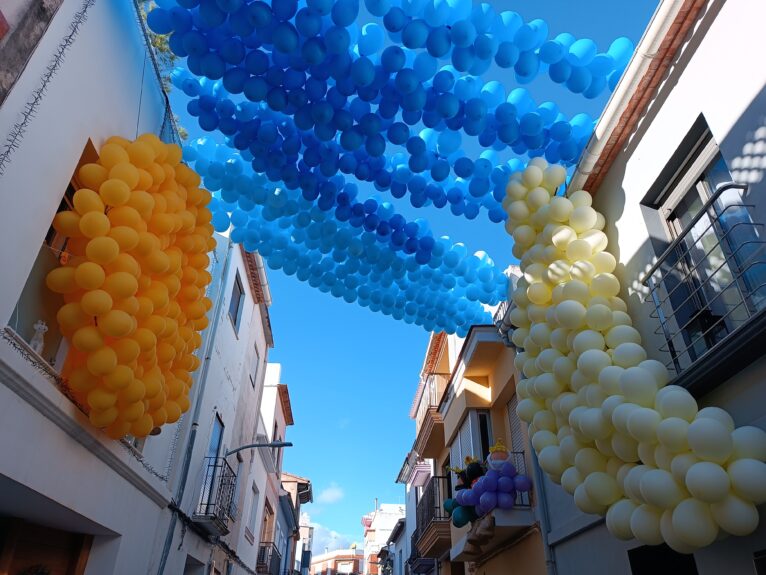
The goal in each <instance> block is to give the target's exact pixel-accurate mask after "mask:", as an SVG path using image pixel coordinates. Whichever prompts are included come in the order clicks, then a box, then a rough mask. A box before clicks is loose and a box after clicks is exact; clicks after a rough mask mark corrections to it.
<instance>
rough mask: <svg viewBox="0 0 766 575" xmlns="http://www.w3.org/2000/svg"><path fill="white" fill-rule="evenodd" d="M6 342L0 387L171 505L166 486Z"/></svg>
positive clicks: (1, 349)
mask: <svg viewBox="0 0 766 575" xmlns="http://www.w3.org/2000/svg"><path fill="white" fill-rule="evenodd" d="M39 369H40V368H39V367H38V366H36V365H34V364H33V363H32V361H31V360H27V359H25V358H24V357H23V356H22V355H21V353H20V352H19V351H17V350H16V349H14V348H13V347H12V346H11V344H9V342H8V341H2V342H0V384H2V385H4V386H5V387H7V388H8V389H9V390H10V391H12V392H13V393H15V394H16V395H17V396H19V397H20V398H21V399H22V400H23V401H25V402H26V403H28V404H29V405H30V406H31V407H33V408H34V409H35V410H36V411H37V412H39V413H40V414H41V415H42V416H43V417H46V418H47V419H49V420H50V421H51V422H53V423H54V424H56V425H57V426H58V427H59V428H60V429H61V430H62V431H64V432H65V433H66V434H67V435H69V436H70V437H71V438H72V439H74V440H75V441H76V442H77V443H79V444H80V445H82V446H83V447H84V448H85V449H86V450H87V451H88V452H90V453H91V454H92V455H93V456H94V457H96V458H98V459H100V460H101V461H102V462H103V463H105V464H106V465H107V466H108V467H110V468H111V469H113V470H114V471H115V472H116V473H118V474H119V475H120V476H121V477H123V478H124V479H125V480H126V481H127V482H128V483H130V484H131V485H133V486H134V487H135V488H136V489H138V490H139V491H140V492H141V493H143V494H144V495H146V496H147V497H148V498H149V499H150V500H151V501H152V502H153V503H154V504H155V505H157V506H158V507H160V508H164V507H167V505H168V503H169V502H170V491H169V490H168V487H167V483H166V482H164V481H163V480H161V479H160V478H159V477H155V476H153V475H152V474H151V473H149V471H147V470H146V469H145V468H144V467H143V466H142V464H141V462H139V461H138V460H137V459H134V458H132V457H130V458H127V457H126V453H127V452H126V451H125V450H124V448H123V446H122V445H121V444H120V443H119V442H118V441H114V440H112V439H108V438H107V437H106V435H104V434H102V433H101V432H100V431H98V430H96V429H94V428H93V427H92V426H91V425H90V422H89V421H88V419H87V417H85V415H84V414H83V413H81V412H80V411H79V410H78V409H77V407H76V406H75V405H74V404H73V403H72V402H71V401H70V400H69V399H68V398H67V397H66V396H64V394H63V393H62V392H61V391H60V390H59V389H58V388H57V387H56V386H55V383H53V382H52V381H51V380H50V379H48V378H46V377H45V376H44V375H42V374H41V373H39V371H38V370H39Z"/></svg>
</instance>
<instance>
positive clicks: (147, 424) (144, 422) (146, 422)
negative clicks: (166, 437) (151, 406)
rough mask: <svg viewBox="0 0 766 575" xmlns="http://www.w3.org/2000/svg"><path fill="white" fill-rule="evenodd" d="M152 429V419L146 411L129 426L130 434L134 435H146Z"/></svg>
mask: <svg viewBox="0 0 766 575" xmlns="http://www.w3.org/2000/svg"><path fill="white" fill-rule="evenodd" d="M152 429H154V420H153V419H152V416H151V415H149V414H148V413H144V414H143V415H142V416H141V417H140V418H139V419H138V421H136V422H134V423H133V424H132V425H131V426H130V434H131V435H133V436H134V437H146V436H147V435H149V434H150V433H151V431H152Z"/></svg>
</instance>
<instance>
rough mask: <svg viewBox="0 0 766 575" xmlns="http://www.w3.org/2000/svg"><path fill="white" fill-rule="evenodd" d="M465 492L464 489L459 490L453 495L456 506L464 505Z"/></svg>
mask: <svg viewBox="0 0 766 575" xmlns="http://www.w3.org/2000/svg"><path fill="white" fill-rule="evenodd" d="M466 491H467V490H466V489H460V490H459V491H457V493H455V501H457V504H458V505H465V503H464V501H465V492H466Z"/></svg>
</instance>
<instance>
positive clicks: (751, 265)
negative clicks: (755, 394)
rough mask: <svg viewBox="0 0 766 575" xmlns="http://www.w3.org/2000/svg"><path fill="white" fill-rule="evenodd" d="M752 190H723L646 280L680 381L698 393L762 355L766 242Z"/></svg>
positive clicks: (732, 186)
mask: <svg viewBox="0 0 766 575" xmlns="http://www.w3.org/2000/svg"><path fill="white" fill-rule="evenodd" d="M746 191H747V186H746V185H744V184H735V183H727V184H722V185H720V186H718V188H717V189H716V191H715V193H713V194H712V196H711V197H710V199H709V200H707V201H706V202H705V204H704V205H703V206H702V207H701V208H700V210H699V213H698V214H697V215H696V216H695V217H693V218H692V219H691V221H690V222H689V223H688V224H687V225H686V227H685V228H684V229H683V230H681V231H680V232H679V233H678V234H677V237H676V239H675V240H673V241H672V242H671V243H670V245H669V246H668V248H667V249H666V250H665V251H664V252H663V253H662V255H660V256H659V258H658V259H657V262H656V263H655V264H654V265H653V266H652V267H651V268H650V269H649V271H648V272H647V273H646V275H645V277H644V279H643V281H642V283H643V284H644V286H646V288H647V290H648V296H647V298H646V301H648V302H651V304H652V305H653V306H654V311H653V312H652V314H651V315H652V317H654V318H655V319H656V320H657V322H658V324H659V325H658V327H657V329H656V331H655V333H656V334H657V335H659V336H660V337H661V338H662V339H664V342H665V343H664V344H663V345H662V346H660V348H659V351H661V352H663V354H665V356H666V357H668V358H669V359H668V361H667V367H668V368H669V369H670V370H671V371H673V372H675V374H676V377H675V380H674V381H673V383H675V384H677V385H682V386H684V387H686V388H688V389H689V390H690V391H692V393H694V394H696V395H702V394H704V393H706V392H707V391H709V390H710V389H712V388H713V387H714V386H715V385H717V384H718V383H720V382H722V381H725V380H726V379H728V378H729V377H731V376H732V375H733V374H734V373H735V372H733V371H732V366H736V369H742V368H744V367H745V366H747V365H748V364H750V363H752V362H753V361H754V360H756V359H757V358H759V357H760V356H761V355H762V354H763V352H762V350H761V348H760V346H754V345H751V344H749V343H750V342H752V341H754V340H755V339H756V338H757V337H758V336H759V335H762V334H763V333H764V331H765V330H766V241H764V240H763V239H761V238H762V236H763V224H761V223H755V222H753V221H752V219H751V217H750V213H751V212H750V210H752V209H753V208H754V207H755V206H753V205H750V204H745V203H743V201H742V197H743V196H746Z"/></svg>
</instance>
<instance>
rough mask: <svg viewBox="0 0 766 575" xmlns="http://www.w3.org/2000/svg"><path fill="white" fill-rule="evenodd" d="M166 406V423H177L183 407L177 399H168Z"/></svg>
mask: <svg viewBox="0 0 766 575" xmlns="http://www.w3.org/2000/svg"><path fill="white" fill-rule="evenodd" d="M164 408H165V413H166V414H167V417H166V420H165V423H175V422H176V421H178V420H179V419H181V407H180V406H179V405H178V403H176V402H175V401H172V400H170V401H166V402H165V406H164Z"/></svg>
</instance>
